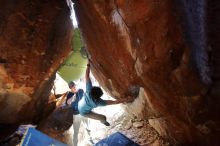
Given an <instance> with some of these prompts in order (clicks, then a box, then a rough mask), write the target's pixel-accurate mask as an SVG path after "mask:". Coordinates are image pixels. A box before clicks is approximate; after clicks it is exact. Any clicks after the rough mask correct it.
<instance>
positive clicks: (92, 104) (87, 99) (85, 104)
mask: <svg viewBox="0 0 220 146" xmlns="http://www.w3.org/2000/svg"><path fill="white" fill-rule="evenodd" d="M89 74H90V64H87V69H86V75H85V79H86V93H84V95H83V97H82V99H81V100H80V101H79V103H78V111H79V114H80V115H82V116H84V117H87V118H92V119H95V120H99V121H100V122H101V123H103V124H104V125H106V126H110V124H109V123H108V122H107V120H106V116H104V115H102V114H98V113H95V112H93V111H92V110H93V109H94V108H96V107H98V106H106V105H112V104H119V103H124V102H126V101H127V102H131V101H133V99H132V98H131V97H130V96H129V97H128V98H127V99H126V98H123V99H118V100H115V101H114V100H103V99H101V96H102V95H103V91H102V89H101V88H100V87H95V86H94V87H93V86H92V82H91V79H90V76H89Z"/></svg>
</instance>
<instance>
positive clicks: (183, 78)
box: [75, 0, 218, 143]
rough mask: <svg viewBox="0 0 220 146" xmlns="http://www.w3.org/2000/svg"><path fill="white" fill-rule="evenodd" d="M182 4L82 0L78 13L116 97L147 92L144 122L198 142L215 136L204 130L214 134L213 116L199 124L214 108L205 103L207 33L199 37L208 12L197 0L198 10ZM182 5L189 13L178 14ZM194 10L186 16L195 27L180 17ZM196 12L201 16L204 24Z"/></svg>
mask: <svg viewBox="0 0 220 146" xmlns="http://www.w3.org/2000/svg"><path fill="white" fill-rule="evenodd" d="M179 2H180V1H179ZM181 2H183V1H181ZM181 2H180V4H176V5H175V3H174V1H171V0H157V1H156V0H148V1H146V0H138V1H137V0H130V1H126V0H115V1H114V0H109V1H101V0H100V1H98V0H79V1H76V4H75V10H76V14H77V17H78V21H79V27H80V28H81V31H82V34H83V37H84V40H85V42H86V47H87V49H88V52H89V54H90V59H91V61H92V71H93V73H94V75H95V77H96V78H97V79H98V81H99V82H100V84H101V85H102V86H103V87H104V88H105V89H106V90H107V91H109V93H110V94H112V95H114V96H121V97H123V96H124V95H126V94H129V88H130V87H132V86H140V87H142V88H141V89H142V90H141V91H142V92H143V93H142V95H143V96H142V98H143V97H144V99H143V100H144V101H141V102H143V104H144V109H143V111H142V112H143V113H142V116H143V117H142V118H146V119H147V118H154V119H153V120H150V124H152V126H153V127H155V129H161V131H163V132H161V131H158V132H159V133H160V132H161V133H160V134H161V135H162V136H165V137H168V138H170V139H173V140H174V141H177V142H180V143H191V142H192V143H194V142H196V141H197V140H198V139H197V138H198V137H200V136H201V133H202V134H204V133H205V136H206V137H207V135H209V134H210V131H208V132H207V131H204V126H205V129H206V128H207V129H208V130H210V129H209V128H210V127H207V125H204V123H205V122H206V121H208V120H210V119H209V117H208V116H206V117H203V118H206V119H205V120H204V119H203V120H202V119H199V117H200V114H202V113H203V112H204V111H205V110H206V111H209V108H210V107H204V106H202V102H203V101H204V99H205V97H208V96H211V95H207V91H208V88H209V87H210V82H209V81H210V79H209V78H206V77H208V69H207V68H205V66H204V68H205V69H204V68H203V63H204V62H205V61H207V60H206V59H207V58H205V57H206V56H205V55H203V53H204V52H205V49H206V48H201V47H203V45H200V43H202V42H203V41H204V40H203V38H204V37H203V34H204V31H202V32H201V34H200V33H199V31H200V30H199V31H198V33H197V27H196V26H199V27H198V29H200V28H201V29H203V27H204V24H203V21H204V20H203V19H202V18H201V20H200V18H199V17H203V14H204V12H203V9H204V7H203V5H202V4H201V5H200V2H196V1H192V2H190V3H193V4H194V5H192V6H191V5H190V3H189V4H188V3H184V2H183V3H182V5H181ZM183 4H185V5H183ZM177 6H180V7H183V8H184V9H183V11H177V9H178V7H177ZM197 6H198V7H197ZM191 7H192V8H191ZM193 7H195V8H196V9H195V11H194V9H193ZM188 10H189V11H191V13H192V15H191V14H189V17H187V16H186V17H187V20H189V19H190V21H189V22H187V21H186V20H184V19H182V18H181V17H180V15H181V14H182V13H181V12H185V13H187V12H188ZM194 12H195V13H196V12H198V13H200V14H201V15H200V14H198V19H196V18H197V14H195V15H194ZM183 16H184V13H183ZM191 18H192V19H193V18H195V19H196V20H194V19H193V20H191ZM191 21H192V22H191ZM194 21H195V23H194ZM180 22H181V23H180ZM182 22H184V23H182ZM200 22H201V25H200ZM191 23H192V24H191ZM181 24H183V25H184V24H185V25H186V26H184V27H186V28H184V27H181ZM187 25H189V26H190V28H187ZM194 25H195V26H194ZM194 27H195V28H194ZM185 29H188V31H185ZM191 29H192V30H191ZM187 32H189V33H188V34H189V35H188V36H187V35H185V34H187ZM184 33H185V34H184ZM194 33H195V34H196V35H195V36H194ZM184 36H187V37H189V36H192V38H190V37H189V38H186V39H184ZM194 38H197V40H195V41H194V40H193V39H194ZM187 40H188V41H189V42H190V43H191V44H193V45H191V44H190V43H188V42H187ZM197 43H198V45H196V44H197ZM196 53H197V54H196ZM199 53H200V54H199ZM204 54H205V53H204ZM203 56H205V57H204V58H202V57H203ZM190 57H192V58H190ZM193 57H194V58H193ZM202 59H204V60H202ZM200 61H201V64H200ZM205 65H206V64H205ZM200 78H201V79H200ZM206 81H207V84H206V85H205V84H204V83H206ZM137 100H140V99H137ZM214 102H215V101H212V103H214ZM131 105H132V104H131ZM211 105H212V104H210V106H211ZM137 108H138V107H137ZM198 111H199V113H198ZM209 112H210V111H209ZM215 112H218V111H215ZM206 114H207V113H206ZM161 117H162V118H161ZM200 118H201V117H200ZM212 122H213V121H212ZM214 123H215V122H214ZM201 125H202V127H203V129H202V128H201ZM203 136H204V135H203ZM198 141H199V140H198ZM198 141H197V142H198Z"/></svg>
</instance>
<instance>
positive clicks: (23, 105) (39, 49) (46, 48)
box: [0, 0, 72, 124]
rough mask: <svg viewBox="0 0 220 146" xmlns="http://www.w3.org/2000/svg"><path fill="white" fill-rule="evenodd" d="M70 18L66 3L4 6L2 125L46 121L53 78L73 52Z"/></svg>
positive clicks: (0, 25) (39, 0) (0, 21)
mask: <svg viewBox="0 0 220 146" xmlns="http://www.w3.org/2000/svg"><path fill="white" fill-rule="evenodd" d="M69 16H70V11H69V8H68V6H67V5H66V2H65V1H60V0H50V1H43V0H33V1H29V0H22V1H17V0H10V1H8V0H2V1H1V9H0V105H1V106H0V123H1V124H14V123H19V122H28V121H29V122H30V121H32V120H35V122H36V121H37V120H39V118H41V116H43V114H42V112H43V111H44V108H45V105H46V104H47V100H48V96H49V94H50V90H51V87H52V83H53V79H54V73H55V72H56V70H57V69H58V67H59V65H60V64H61V63H62V61H63V59H64V58H65V57H66V56H67V55H68V54H69V52H70V49H71V48H70V46H71V36H72V23H71V21H70V18H69Z"/></svg>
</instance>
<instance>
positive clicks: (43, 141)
mask: <svg viewBox="0 0 220 146" xmlns="http://www.w3.org/2000/svg"><path fill="white" fill-rule="evenodd" d="M21 146H67V145H66V144H64V143H61V142H59V141H57V140H55V139H53V138H51V137H49V136H47V135H46V134H43V133H42V132H40V131H38V130H36V129H34V128H28V130H27V132H26V133H25V135H24V136H23V140H22V142H21Z"/></svg>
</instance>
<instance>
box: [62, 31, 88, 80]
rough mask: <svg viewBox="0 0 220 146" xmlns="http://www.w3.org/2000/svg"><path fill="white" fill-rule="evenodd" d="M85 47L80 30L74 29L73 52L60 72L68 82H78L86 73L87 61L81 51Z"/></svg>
mask: <svg viewBox="0 0 220 146" xmlns="http://www.w3.org/2000/svg"><path fill="white" fill-rule="evenodd" d="M83 46H84V44H83V41H82V38H81V34H80V30H79V29H78V28H76V29H74V35H73V41H72V48H73V52H72V53H71V54H70V55H69V56H68V57H67V59H66V60H65V61H64V63H63V64H62V65H61V67H60V68H59V70H58V74H59V75H60V76H61V77H62V78H63V79H64V80H65V81H66V82H69V81H72V80H78V79H79V78H80V77H81V76H82V75H84V73H85V69H86V63H87V59H85V58H83V57H82V55H81V53H80V50H81V48H82V47H83Z"/></svg>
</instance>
